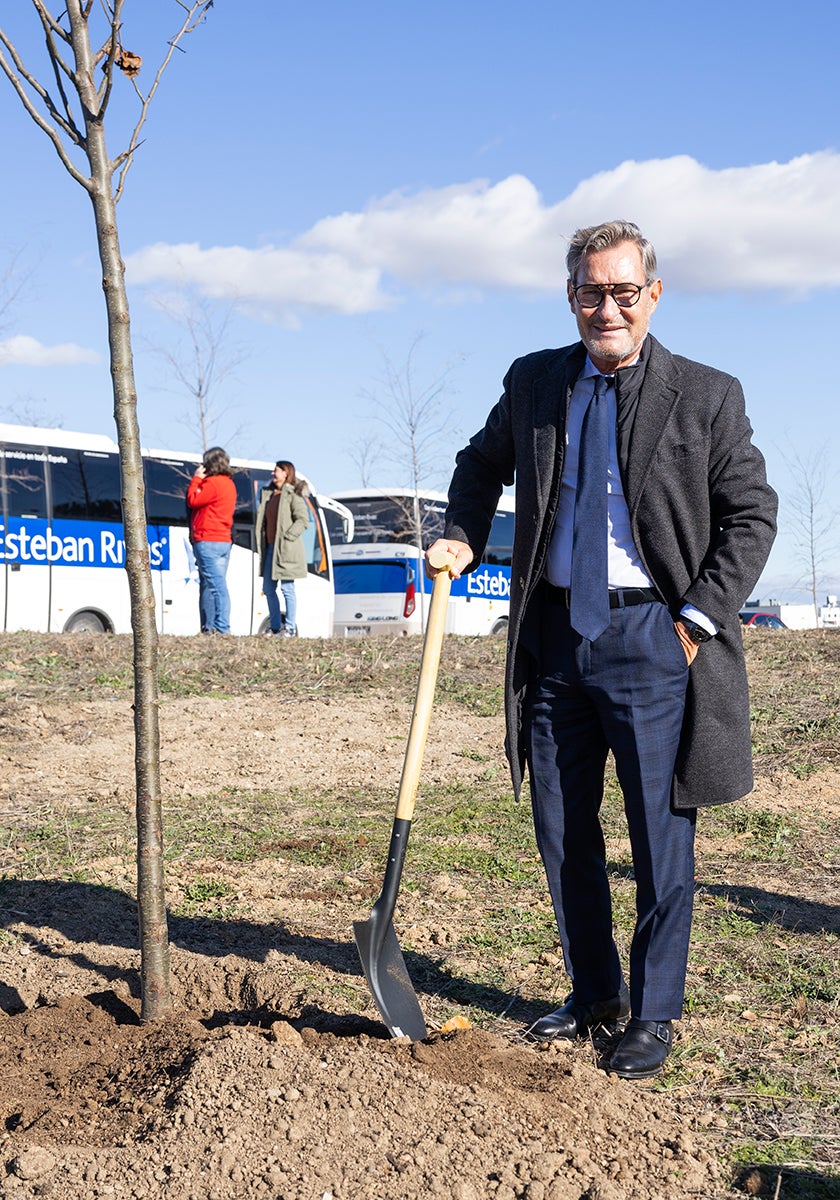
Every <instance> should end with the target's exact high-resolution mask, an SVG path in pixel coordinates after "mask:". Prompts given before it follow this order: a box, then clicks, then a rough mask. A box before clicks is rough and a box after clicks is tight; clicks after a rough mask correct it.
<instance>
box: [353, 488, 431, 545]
mask: <svg viewBox="0 0 840 1200" xmlns="http://www.w3.org/2000/svg"><path fill="white" fill-rule="evenodd" d="M339 498H340V499H341V497H339ZM342 503H349V506H350V508H351V510H352V512H353V516H354V517H355V520H356V529H355V533H354V541H356V542H374V543H378V542H396V543H397V544H398V545H409V546H413V545H415V544H416V542H417V522H416V520H415V515H414V512H415V508H414V505H415V500H414V496H413V495H412V494H411V493H410V492H405V493H404V494H403V495H401V496H371V497H364V498H357V497H354V498H353V499H352V500H350V501H348V500H347V499H346V498H344V499H342ZM417 503H418V507H419V518H420V534H421V539H422V542H423V546H424V548H428V547H429V546H431V544H432V542H433V541H434V540H435V539H436V538H439V537H440V536H441V534H442V533H443V518H444V514H445V512H446V502H445V501H441V500H434V499H430V498H428V497H427V496H421V497H420V498H419V500H418V502H417ZM343 540H344V539H343V538H342V539H340V540H339V539H337V538H334V539H333V544H334V545H339V544H340V541H343Z"/></svg>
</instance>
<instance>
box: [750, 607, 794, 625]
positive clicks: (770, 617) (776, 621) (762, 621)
mask: <svg viewBox="0 0 840 1200" xmlns="http://www.w3.org/2000/svg"><path fill="white" fill-rule="evenodd" d="M738 616H739V617H740V618H741V624H742V625H744V626H746V628H747V629H787V625H785V623H784V621H783V620H782V619H781V617H777V616H776V614H775V613H767V612H753V611H752V609H747V610H746V611H744V610H742V611H741V612H739V613H738Z"/></svg>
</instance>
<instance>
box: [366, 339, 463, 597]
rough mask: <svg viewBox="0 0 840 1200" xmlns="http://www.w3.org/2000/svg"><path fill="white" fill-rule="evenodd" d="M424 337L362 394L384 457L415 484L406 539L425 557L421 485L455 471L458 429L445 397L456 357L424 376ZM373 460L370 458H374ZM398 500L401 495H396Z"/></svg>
mask: <svg viewBox="0 0 840 1200" xmlns="http://www.w3.org/2000/svg"><path fill="white" fill-rule="evenodd" d="M422 340H423V335H422V334H418V335H417V336H416V337H415V339H414V341H413V342H412V343H411V346H410V347H409V351H408V354H407V355H406V360H405V363H404V364H403V366H402V367H400V368H397V367H396V366H395V365H394V363H393V362H392V360H391V359H390V358H389V357H388V355H387V354H383V356H382V360H383V374H382V376H381V377H380V378H379V380H377V386H376V387H374V388H366V389H364V390H363V391H362V396H363V397H364V398H365V399H366V400H368V401H369V402H370V405H371V410H372V413H371V418H372V420H373V421H374V422H375V423H376V424H377V425H378V426H379V428H380V429H381V430H382V431H383V436H382V437H381V438H379V439H374V440H373V441H372V443H371V445H372V447H373V448H375V451H376V454H377V456H378V458H381V460H382V461H383V462H388V463H391V464H392V465H393V466H394V467H395V468H396V469H397V470H398V472H399V474H400V476H401V478H400V479H399V480H398V482H399V483H400V484H401V485H402V486H404V487H407V488H409V489H410V490H411V493H412V500H411V502H410V503H406V504H404V508H405V511H404V513H403V517H404V528H405V533H404V534H403V535H401V537H400V540H401V541H405V542H408V543H412V544H414V545H415V546H417V549H418V552H419V554H420V556H421V557H422V554H423V549H424V542H425V540H426V539H425V534H426V532H427V530H426V525H427V523H428V520H429V513H428V509H427V508H426V507H425V506H424V505H423V504H422V503H421V497H420V491H421V489H422V488H424V487H430V486H433V485H434V483H438V484H439V483H440V480H441V476H442V475H444V474H449V464H450V461H451V457H452V452H451V447H452V439H453V437H454V436H455V433H456V431H455V429H454V426H453V422H452V419H451V414H450V413H449V412H448V411H447V410H446V409H445V408H444V405H443V398H444V396H446V395H447V394H448V393H449V392H450V391H451V376H452V373H453V371H454V369H455V365H456V364H455V363H449V364H447V365H446V366H445V367H444V368H443V369H442V370H441V371H440V372H439V373H438V374H437V375H435V376H434V377H433V378H432V379H431V380H429V381H428V382H425V383H424V382H420V381H419V380H418V377H417V372H416V369H415V364H414V359H415V355H416V352H417V348H418V346H419V345H420V342H421V341H422ZM367 465H368V466H370V461H368V464H367ZM393 499H394V500H395V502H398V500H397V497H393ZM419 585H420V615H421V620H423V619H424V607H425V594H424V577H423V575H422V573H421V576H420V580H419Z"/></svg>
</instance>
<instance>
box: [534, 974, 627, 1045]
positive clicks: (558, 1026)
mask: <svg viewBox="0 0 840 1200" xmlns="http://www.w3.org/2000/svg"><path fill="white" fill-rule="evenodd" d="M629 1012H630V993H629V992H628V991H627V987H626V985H625V984H622V985H621V991H620V992H619V993H618V995H617V996H612V997H610V999H609V1000H595V1001H593V1003H592V1004H578V1003H577V1001H576V1000H575V998H574V993H572V995H571V996H569V998H568V1000H567V1001H566V1003H565V1004H564V1005H563V1007H562V1008H557V1009H555V1010H554V1012H552V1013H549V1014H548V1016H547V1017H540V1019H539V1021H535V1022H534V1024H533V1025H530V1026H529V1027H528V1028H527V1029H526V1030H525V1036H526V1037H528V1038H530V1039H531V1040H532V1041H535V1042H549V1041H551V1040H552V1039H554V1038H576V1037H586V1035H587V1033H588V1032H589V1030H590V1029H595V1028H596V1026H598V1025H608V1024H609V1023H610V1022H612V1023H613V1024H614V1023H615V1022H616V1021H619V1020H621V1018H622V1017H626V1016H627V1014H628V1013H629Z"/></svg>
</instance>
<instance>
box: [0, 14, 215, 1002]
mask: <svg viewBox="0 0 840 1200" xmlns="http://www.w3.org/2000/svg"><path fill="white" fill-rule="evenodd" d="M173 2H174V4H175V6H176V8H177V9H180V13H179V18H178V19H179V20H180V25H179V27H178V28H177V30H176V31H175V33H174V34H173V35H172V36H171V37H170V38H169V39H168V42H167V43H166V51H165V53H164V54H163V56H162V59H161V61H160V64H159V65H158V67H157V71H156V73H155V74H154V76H153V77H152V79H151V83H150V85H149V87H148V90H146V91H143V90H142V89H141V88H140V86H139V84H138V81H137V76H138V74H139V73H140V70H141V67H142V61H141V58H140V56H139V55H137V54H135V53H133V52H132V51H130V50H128V49H127V48H126V47H125V46H124V45H123V41H122V15H123V10H124V8H125V3H126V0H96V2H95V0H62V8H61V9H60V10H58V15H57V16H56V15H54V13H53V12H51V11H50V9H49V8H48V6H47V2H46V0H31V3H32V7H33V9H34V12H35V18H36V19H37V21H38V22H39V23H40V26H41V32H42V34H43V38H44V43H45V48H46V55H47V64H46V65H47V69H48V71H49V72H50V76H51V78H49V83H48V85H47V84H45V83H43V82H42V81H41V79H39V78H38V76H37V75H36V74H35V73H34V72H33V71H32V70H31V69H30V67H29V66H28V65H27V64H26V63H24V61H23V59H22V57H21V55H20V53H19V52H18V49H17V47H16V45H15V43H14V42H13V40H12V39H11V38H10V37H9V36H8V35H7V34H6V32H5V30H4V29H3V28H2V27H0V69H2V71H3V73H4V74H5V75H6V77H7V79H8V80H9V82H10V84H11V86H12V87H13V88H14V90H15V92H16V93H17V96H18V98H19V100H20V102H21V104H22V105H23V107H24V109H25V110H26V112H27V113H28V114H29V116H30V117H31V118H32V120H33V121H34V122H35V124H36V125H37V126H38V128H39V129H40V130H41V131H42V132H43V133H44V134H45V135H46V137H47V138H48V139H49V141H50V142H51V144H52V146H53V149H54V150H55V152H56V154H57V155H58V157H59V160H60V161H61V163H62V165H63V166H64V168H65V170H66V171H67V172H68V173H69V175H70V177H71V178H72V179H75V181H76V183H78V184H79V186H80V187H82V188H84V190H85V191H86V192H87V194H88V196H89V198H90V202H91V205H92V208H93V220H94V228H95V232H96V241H97V246H98V250H99V261H100V264H101V268H102V287H103V290H104V293H105V309H106V314H107V323H108V346H109V352H110V362H111V379H112V384H113V395H114V419H115V421H116V426H117V440H118V442H119V448H120V471H121V477H122V510H123V526H124V530H125V547H126V572H127V574H128V584H129V591H130V595H131V626H132V630H133V633H134V731H135V781H136V793H137V801H136V810H137V864H138V868H137V884H138V887H137V891H138V909H139V915H140V952H141V967H140V976H141V985H142V1005H141V1015H142V1017H143V1019H144V1020H150V1019H155V1018H159V1017H161V1016H163V1015H164V1014H165V1013H166V1012H167V1011H168V1010H169V1008H170V1006H171V995H170V989H169V940H168V933H167V924H166V904H165V897H164V882H163V823H162V817H161V797H160V729H159V724H158V681H157V662H158V641H157V628H156V624H155V597H154V591H153V587H152V575H151V570H150V566H149V544H148V540H147V536H146V516H145V503H144V502H145V496H144V489H143V461H142V458H141V454H140V434H139V430H138V425H137V390H136V385H135V381H134V365H133V359H132V350H131V332H130V323H129V308H128V297H127V294H126V289H125V267H124V264H123V261H122V256H121V253H120V244H119V236H118V224H117V207H116V206H117V201H118V200H119V198H120V196H121V195H122V193H123V189H124V187H125V181H126V175H127V173H128V171H129V169H130V167H131V165H132V163H133V161H134V155H135V152H136V150H137V148H138V146H139V144H140V132H141V129H142V127H143V124H144V122H145V120H146V116H147V114H148V111H149V105H150V104H151V102H152V100H153V98H154V96H155V93H156V92H157V90H158V87H159V85H160V82H161V79H162V76H163V73H164V71H165V70H166V67H167V66H168V65H169V62H170V60H171V58H172V55H173V53H174V52H175V48H176V47H177V46H178V45H179V43H180V42H181V40H182V39H183V38H184V37H185V35H186V34H188V33H190V32H191V31H192V30H193V29H195V27H196V26H197V25H198V24H199V23H200V22H201V21H202V20H203V19H204V16H205V14H206V12H207V10H208V9H209V8H211V7H212V5H213V0H199V2H196V3H186V2H185V0H173ZM91 26H93V27H94V28H93V29H92V28H91ZM97 30H98V32H97ZM115 69H116V70H117V71H119V72H121V73H122V75H123V76H125V77H126V78H127V79H128V80H129V81H130V83H131V84H132V86H133V87H134V90H135V92H136V95H137V99H138V111H137V116H136V120H135V121H134V123H133V126H132V127H131V128H130V129H129V131H128V134H127V137H126V143H125V146H124V148H123V149H122V150H121V151H120V152H119V153H118V154H117V156H116V158H112V157H111V156H110V153H109V151H108V147H107V144H106V136H105V134H106V126H110V122H109V121H108V120H107V118H108V111H109V105H110V103H111V100H112V97H113V88H114V84H115V82H116V81H117V80H118V78H119V76H118V75H116V74H115ZM50 89H52V90H50ZM80 164H81V165H80Z"/></svg>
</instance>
